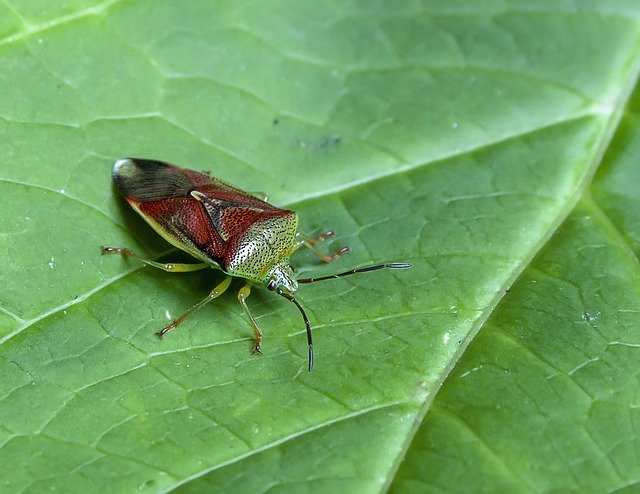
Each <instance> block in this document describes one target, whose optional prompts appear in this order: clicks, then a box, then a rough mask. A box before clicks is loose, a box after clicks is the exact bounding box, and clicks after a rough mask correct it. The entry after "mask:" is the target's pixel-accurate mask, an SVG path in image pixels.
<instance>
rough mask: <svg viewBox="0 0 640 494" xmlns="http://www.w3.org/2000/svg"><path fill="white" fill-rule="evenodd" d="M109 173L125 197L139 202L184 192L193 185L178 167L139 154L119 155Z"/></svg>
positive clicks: (170, 196) (179, 194) (182, 194)
mask: <svg viewBox="0 0 640 494" xmlns="http://www.w3.org/2000/svg"><path fill="white" fill-rule="evenodd" d="M111 177H112V179H113V183H114V184H115V185H116V187H117V188H118V190H119V191H120V192H121V193H122V195H123V196H125V198H127V200H136V201H142V202H144V201H153V200H162V199H168V198H172V197H181V196H185V195H188V193H189V190H190V189H191V188H192V187H193V185H192V183H191V181H190V180H189V179H188V178H187V177H186V176H185V174H184V172H183V170H182V169H181V168H178V167H177V166H174V165H170V164H169V163H165V162H163V161H156V160H147V159H140V158H122V159H119V160H118V161H116V162H115V164H114V165H113V170H112V171H111Z"/></svg>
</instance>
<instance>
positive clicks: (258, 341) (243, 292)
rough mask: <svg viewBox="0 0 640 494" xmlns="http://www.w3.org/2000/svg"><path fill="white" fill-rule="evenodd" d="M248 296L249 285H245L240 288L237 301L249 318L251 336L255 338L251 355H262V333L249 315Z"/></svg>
mask: <svg viewBox="0 0 640 494" xmlns="http://www.w3.org/2000/svg"><path fill="white" fill-rule="evenodd" d="M250 294H251V283H247V284H246V285H245V286H243V287H242V288H240V291H239V292H238V300H239V301H240V303H241V304H242V307H243V308H244V312H245V314H247V317H248V318H249V323H250V324H251V327H252V328H253V336H254V338H255V341H254V343H253V348H252V349H251V353H253V354H254V355H255V354H256V353H257V354H259V355H262V352H261V351H260V347H261V346H262V331H260V328H259V327H258V323H257V322H256V320H255V319H254V318H253V316H252V315H251V311H250V310H249V306H248V305H247V297H248V296H249V295H250Z"/></svg>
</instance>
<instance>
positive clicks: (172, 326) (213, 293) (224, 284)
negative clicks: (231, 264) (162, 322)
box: [156, 276, 231, 338]
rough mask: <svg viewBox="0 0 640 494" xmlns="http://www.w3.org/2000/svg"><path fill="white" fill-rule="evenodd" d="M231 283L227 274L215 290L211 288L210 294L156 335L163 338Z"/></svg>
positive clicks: (220, 293)
mask: <svg viewBox="0 0 640 494" xmlns="http://www.w3.org/2000/svg"><path fill="white" fill-rule="evenodd" d="M230 284H231V276H227V277H226V278H225V279H224V280H222V282H221V283H220V284H218V285H216V287H215V288H214V289H213V290H211V293H209V295H207V296H206V297H205V298H203V299H202V300H201V301H200V302H198V303H197V304H196V305H194V306H193V307H191V309H189V310H188V311H187V312H185V313H184V314H182V315H181V316H180V317H178V318H177V319H175V320H173V321H172V322H171V323H169V324H167V325H166V326H165V327H164V328H162V329H161V330H160V331H158V332H157V333H156V335H158V338H162V337H163V336H164V335H165V334H167V333H168V332H169V331H172V330H174V329H176V327H177V326H178V325H179V324H181V323H182V322H183V321H184V320H185V319H186V318H187V317H189V316H190V315H191V314H192V313H193V312H194V311H196V310H198V309H199V308H200V307H202V306H203V305H205V304H208V303H209V302H211V301H212V300H213V299H214V298H218V297H219V296H220V295H222V294H223V293H224V292H225V290H226V289H227V288H229V285H230Z"/></svg>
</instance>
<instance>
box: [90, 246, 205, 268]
mask: <svg viewBox="0 0 640 494" xmlns="http://www.w3.org/2000/svg"><path fill="white" fill-rule="evenodd" d="M105 254H122V255H123V256H126V257H133V258H134V259H138V260H139V261H141V262H143V263H145V264H148V265H149V266H153V267H154V268H158V269H162V270H163V271H168V272H169V273H186V272H189V271H200V270H201V269H206V268H213V267H214V266H212V265H211V264H208V263H206V262H198V263H193V264H182V263H174V262H167V263H162V262H155V261H149V260H148V259H143V258H142V257H140V256H139V255H137V254H135V253H134V252H131V251H130V250H129V249H125V248H122V247H102V255H105Z"/></svg>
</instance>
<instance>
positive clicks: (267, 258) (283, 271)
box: [223, 210, 298, 291]
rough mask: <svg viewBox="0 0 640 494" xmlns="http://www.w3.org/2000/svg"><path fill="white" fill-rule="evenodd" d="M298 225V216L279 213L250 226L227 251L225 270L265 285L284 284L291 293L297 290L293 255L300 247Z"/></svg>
mask: <svg viewBox="0 0 640 494" xmlns="http://www.w3.org/2000/svg"><path fill="white" fill-rule="evenodd" d="M297 223H298V216H297V214H295V213H294V212H292V211H285V210H279V212H278V214H277V215H272V216H267V217H263V218H261V219H260V220H259V221H256V222H255V223H253V224H251V225H249V226H248V227H246V228H245V230H244V231H243V232H242V233H241V234H239V235H237V237H236V238H237V240H236V242H234V245H233V249H230V250H228V251H227V254H228V256H226V258H225V259H224V263H223V265H224V269H225V271H226V272H227V273H229V274H231V275H233V276H241V277H243V278H247V279H250V280H253V281H256V282H258V283H263V284H265V285H266V284H268V283H269V281H271V280H272V279H273V280H276V282H280V281H281V282H282V283H281V284H282V287H283V288H286V289H287V290H289V289H291V288H294V287H296V286H297V285H295V279H294V278H293V272H292V271H291V268H290V267H289V256H290V255H291V253H292V252H293V251H294V250H295V248H296V229H297ZM294 291H295V288H294Z"/></svg>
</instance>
